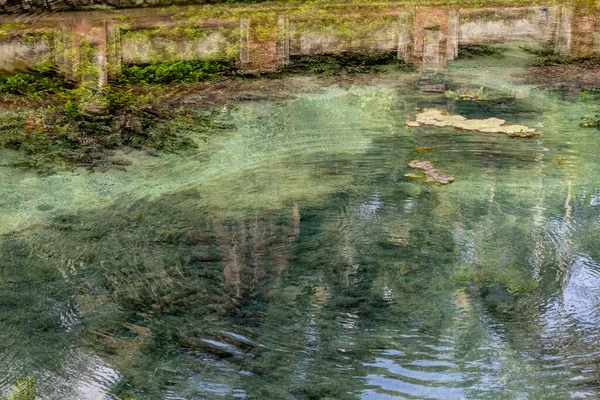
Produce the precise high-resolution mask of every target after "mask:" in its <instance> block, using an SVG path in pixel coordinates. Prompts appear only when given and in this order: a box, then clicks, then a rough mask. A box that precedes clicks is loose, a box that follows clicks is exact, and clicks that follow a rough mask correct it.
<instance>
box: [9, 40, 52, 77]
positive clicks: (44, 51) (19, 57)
mask: <svg viewBox="0 0 600 400" xmlns="http://www.w3.org/2000/svg"><path fill="white" fill-rule="evenodd" d="M51 51H52V44H51V43H50V39H49V38H48V37H46V36H43V35H28V36H27V38H23V37H13V38H6V39H3V40H0V71H5V72H14V71H23V70H26V69H29V68H31V67H32V66H33V65H34V64H36V63H38V62H40V61H42V60H43V59H44V58H45V57H47V55H48V54H49V53H50V52H51Z"/></svg>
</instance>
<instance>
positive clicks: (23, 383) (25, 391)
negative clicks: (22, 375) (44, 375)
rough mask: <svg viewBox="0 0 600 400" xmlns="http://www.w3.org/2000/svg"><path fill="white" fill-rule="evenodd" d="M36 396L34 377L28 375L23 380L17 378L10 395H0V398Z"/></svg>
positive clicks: (26, 399) (27, 399) (16, 399)
mask: <svg viewBox="0 0 600 400" xmlns="http://www.w3.org/2000/svg"><path fill="white" fill-rule="evenodd" d="M37 397H38V390H37V384H36V379H35V377H33V376H30V377H28V378H27V379H25V380H17V383H16V384H15V387H14V388H13V391H12V393H11V394H10V396H8V397H6V396H5V397H0V400H35V399H36V398H37Z"/></svg>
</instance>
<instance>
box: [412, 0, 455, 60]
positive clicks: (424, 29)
mask: <svg viewBox="0 0 600 400" xmlns="http://www.w3.org/2000/svg"><path fill="white" fill-rule="evenodd" d="M414 32H415V33H414V38H415V39H414V43H415V44H414V50H413V54H412V57H411V60H410V62H411V63H412V64H414V65H415V66H416V67H418V68H420V69H423V68H425V69H429V70H431V69H443V68H445V67H446V60H447V56H446V52H447V49H448V44H447V35H448V9H447V8H421V9H418V10H417V11H416V15H415V30H414ZM436 41H437V42H436ZM434 42H435V43H434ZM434 51H437V52H438V53H437V56H436V55H434V54H433V53H432V52H434ZM425 55H426V56H427V59H426V60H425V59H424V57H425ZM425 63H426V64H425Z"/></svg>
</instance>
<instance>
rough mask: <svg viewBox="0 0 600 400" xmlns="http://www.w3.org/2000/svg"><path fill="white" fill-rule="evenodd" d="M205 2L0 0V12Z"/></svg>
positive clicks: (180, 0) (176, 0) (184, 0)
mask: <svg viewBox="0 0 600 400" xmlns="http://www.w3.org/2000/svg"><path fill="white" fill-rule="evenodd" d="M204 3H206V1H204V0H0V14H12V13H14V14H20V13H27V12H33V11H37V12H44V11H58V10H78V9H87V8H94V7H95V6H108V7H116V8H131V7H155V6H171V5H188V4H204Z"/></svg>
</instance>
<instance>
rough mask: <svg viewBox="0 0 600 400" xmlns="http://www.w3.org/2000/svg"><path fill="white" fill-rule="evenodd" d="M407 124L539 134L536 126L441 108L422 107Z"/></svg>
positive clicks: (515, 134)
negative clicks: (507, 123) (474, 116)
mask: <svg viewBox="0 0 600 400" xmlns="http://www.w3.org/2000/svg"><path fill="white" fill-rule="evenodd" d="M417 124H418V125H417ZM406 125H407V126H419V125H432V126H439V127H444V126H452V127H454V128H457V129H463V130H466V131H476V132H483V133H504V134H506V135H508V136H510V137H533V136H537V135H539V133H538V132H537V131H536V130H535V129H534V128H529V127H527V126H524V125H506V121H505V120H503V119H500V118H486V119H468V118H465V117H463V116H462V115H456V114H450V113H448V112H447V111H445V110H441V109H439V108H423V109H421V110H420V112H419V113H418V114H417V115H416V118H415V121H407V122H406Z"/></svg>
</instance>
